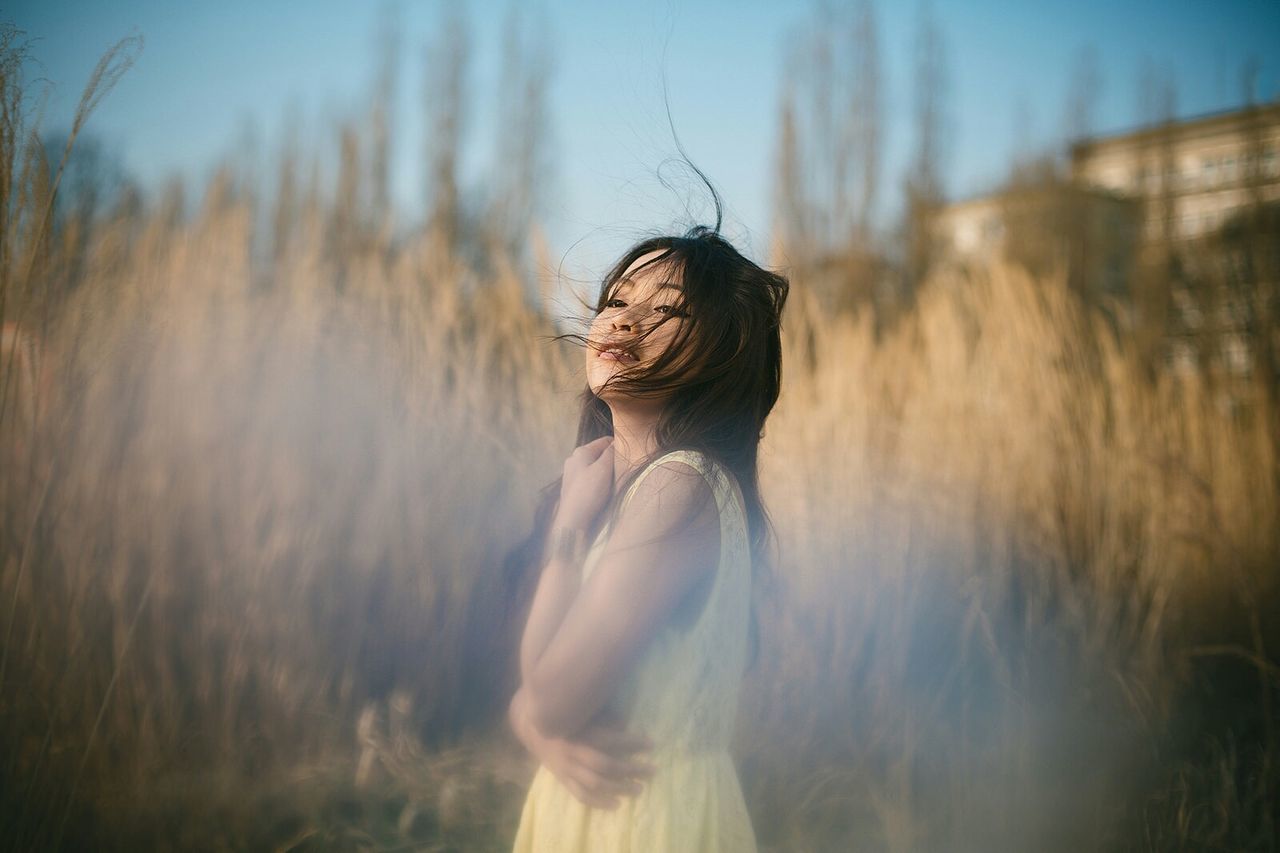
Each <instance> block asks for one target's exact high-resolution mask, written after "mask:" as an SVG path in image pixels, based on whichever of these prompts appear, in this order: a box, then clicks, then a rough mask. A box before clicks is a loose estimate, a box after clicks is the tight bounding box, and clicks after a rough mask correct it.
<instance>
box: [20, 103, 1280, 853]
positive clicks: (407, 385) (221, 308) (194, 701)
mask: <svg viewBox="0 0 1280 853" xmlns="http://www.w3.org/2000/svg"><path fill="white" fill-rule="evenodd" d="M9 83H11V81H9V82H7V83H6V87H5V94H6V97H9V96H10V95H11V92H10V89H9ZM9 103H11V101H10V100H7V101H6V104H9ZM6 115H7V116H10V118H9V119H6V121H9V124H7V125H6V126H5V135H4V138H3V139H0V144H2V145H0V147H2V148H3V150H0V154H2V155H3V157H4V158H5V159H4V162H3V163H0V167H3V175H4V178H5V181H4V183H3V185H2V186H0V193H2V196H0V209H2V210H3V211H4V216H5V219H4V221H3V223H0V225H2V227H0V250H2V251H0V274H2V275H3V291H2V292H0V298H2V299H3V302H0V315H2V316H0V320H3V321H4V322H5V323H6V324H15V325H14V326H13V327H12V328H15V329H17V328H21V329H22V330H23V332H22V334H23V335H24V336H25V337H24V338H23V340H24V341H25V342H26V343H24V344H23V345H22V346H17V345H14V346H12V347H7V348H6V349H5V352H4V361H3V362H0V370H2V373H0V375H2V376H3V391H4V393H3V402H4V405H3V407H2V408H0V453H3V457H2V462H3V476H2V477H0V642H2V643H3V646H2V648H0V825H3V826H4V828H5V829H4V831H3V833H2V835H3V846H4V847H5V848H6V849H14V850H57V849H73V850H78V849H86V850H88V849H93V850H112V849H120V850H143V849H155V850H233V849H235V850H239V849H245V850H280V851H285V850H464V851H470V850H501V849H505V848H506V847H508V846H509V843H510V839H511V838H512V836H513V833H514V829H515V824H516V820H517V817H518V813H519V808H520V804H521V801H522V797H523V790H524V786H525V784H526V783H527V782H528V780H529V779H530V778H531V775H532V771H533V767H532V766H531V765H530V763H529V759H528V758H527V756H525V755H523V754H522V753H521V751H520V748H519V746H518V744H516V743H515V741H514V739H513V738H511V737H510V735H509V734H508V733H507V732H506V731H505V727H504V711H505V705H506V701H507V699H508V697H509V696H510V693H511V692H512V691H513V690H514V687H515V684H514V681H513V679H514V677H515V672H516V666H515V660H514V659H515V650H516V646H517V642H518V637H519V631H520V629H521V628H522V619H523V608H524V607H525V606H526V605H527V603H528V600H529V596H530V595H531V593H532V589H533V582H534V581H535V578H534V577H531V576H513V575H512V574H510V573H509V572H508V570H507V569H506V568H505V564H504V559H503V558H504V556H505V555H506V553H507V551H508V550H509V549H510V548H511V547H512V546H513V545H515V544H516V543H517V542H518V541H519V540H520V539H521V538H522V537H523V536H524V534H525V533H526V532H527V530H528V528H529V525H530V523H531V513H532V508H533V505H534V501H535V499H536V497H537V494H538V491H539V490H540V489H541V488H542V487H543V486H545V485H546V484H547V483H548V482H549V481H550V480H552V479H553V478H554V476H555V475H556V474H557V472H558V470H559V468H560V466H561V464H562V461H563V458H564V456H565V455H566V454H567V453H568V451H569V450H570V449H571V445H572V440H573V432H574V428H575V426H576V405H577V404H576V395H577V393H578V391H579V390H580V387H581V384H582V376H581V370H580V367H579V360H580V353H579V352H578V351H577V350H575V349H574V348H573V347H571V346H570V345H568V344H565V343H563V342H557V341H555V340H554V339H553V336H554V335H555V334H556V333H557V332H558V331H559V328H558V327H557V326H556V324H555V318H554V317H552V316H550V312H549V311H548V310H547V309H546V307H545V305H544V304H539V303H538V301H537V299H536V298H534V297H532V296H531V294H533V293H536V292H537V282H536V281H533V280H531V277H535V276H536V275H537V272H536V270H537V269H540V268H545V267H553V266H554V264H553V263H544V264H541V265H537V264H535V265H529V264H527V263H522V262H521V261H519V260H518V259H514V258H504V255H503V254H502V251H501V250H496V249H495V250H494V251H492V252H489V253H487V254H485V255H484V256H483V262H478V261H477V260H476V253H474V252H470V253H463V252H460V251H458V250H457V249H456V247H454V246H453V245H452V244H451V243H450V241H449V240H448V239H447V238H446V236H445V235H442V234H440V233H438V232H435V231H431V230H423V231H421V232H417V233H415V234H413V235H412V236H410V237H407V238H405V237H395V238H393V237H392V236H390V234H391V231H390V229H388V228H387V227H385V223H380V222H378V221H376V220H370V219H369V218H368V217H365V216H363V215H362V213H361V210H360V209H359V208H358V206H357V205H356V204H355V203H354V202H353V201H352V199H353V198H355V197H358V195H359V194H358V193H356V192H355V190H354V189H353V187H356V188H358V181H357V179H356V178H353V177H351V176H348V177H347V180H346V183H345V184H344V185H343V187H345V189H342V188H339V190H338V191H331V189H332V188H330V187H329V186H326V185H323V184H322V183H321V184H317V185H314V186H306V185H305V182H300V181H298V179H297V178H296V174H295V172H294V171H293V170H292V169H291V167H290V166H289V164H286V163H282V164H281V165H280V171H279V176H278V177H279V178H280V179H281V183H282V184H284V183H285V177H286V175H287V176H288V180H289V181H290V182H295V184H294V186H293V189H292V190H290V192H292V193H293V195H291V196H288V197H285V196H286V194H285V193H284V192H283V191H282V192H281V193H279V194H278V195H279V196H280V198H277V199H276V200H275V201H274V202H267V201H264V200H263V196H262V194H261V193H257V192H254V187H253V186H250V185H248V184H247V183H246V182H245V181H242V180H240V179H238V178H237V176H236V175H235V174H234V172H232V171H228V172H224V173H223V174H221V175H220V176H219V177H218V178H216V179H215V180H214V181H212V182H211V183H210V185H209V186H207V187H204V188H202V189H200V190H199V193H198V196H199V201H198V203H197V204H195V205H194V208H195V209H194V211H193V212H190V213H187V212H185V211H184V210H183V207H184V205H183V204H182V203H181V201H180V199H178V198H177V197H176V196H172V195H171V196H169V197H167V198H162V199H158V200H153V201H151V202H149V203H145V204H143V203H138V204H130V205H120V206H119V207H118V208H117V209H115V210H113V211H111V212H110V213H109V214H108V215H103V216H101V217H99V218H98V219H96V220H95V221H93V222H92V223H90V225H89V227H88V228H87V230H76V229H74V228H70V227H66V226H64V227H57V225H58V223H57V217H55V216H53V215H52V213H51V211H53V210H54V201H53V198H52V192H53V181H52V178H53V177H54V176H55V175H56V168H57V163H44V162H42V161H41V160H40V158H39V156H38V155H37V154H36V153H34V151H33V149H32V148H31V145H30V142H29V137H27V136H25V135H23V134H22V133H18V132H15V128H16V127H17V125H16V124H15V123H14V122H13V120H12V118H11V116H12V115H13V113H11V112H10V113H6ZM315 180H317V181H318V180H320V179H315ZM353 181H357V182H356V183H352V182H353ZM264 222H267V223H269V227H266V228H264V227H263V226H262V223H264ZM531 270H533V271H532V272H531ZM793 288H794V289H793V298H792V300H791V303H790V304H789V306H788V314H787V315H786V317H785V322H784V332H785V344H786V355H785V365H784V390H783V394H782V398H781V400H780V402H779V406H778V408H777V410H776V411H775V414H774V415H773V417H772V419H771V421H770V423H769V426H768V432H767V436H766V440H765V445H764V447H763V451H762V483H763V490H764V495H765V499H766V501H767V505H768V507H769V509H770V511H771V513H772V515H773V519H774V522H775V525H776V531H777V542H776V551H777V561H776V566H775V569H774V580H773V582H772V584H770V585H761V586H760V587H759V588H757V590H756V592H757V595H756V599H757V601H756V606H757V607H758V608H759V614H760V619H761V628H762V633H761V656H760V659H759V661H758V662H757V664H756V666H755V667H754V668H753V669H752V670H751V672H750V673H749V675H748V678H747V680H746V682H745V685H744V696H743V706H742V712H741V715H740V730H739V737H738V739H737V742H736V744H735V748H736V755H735V757H736V760H737V762H738V765H739V768H740V775H741V778H742V782H743V787H744V790H745V792H746V795H747V800H748V805H749V808H750V811H751V814H752V818H753V822H754V824H755V827H756V831H757V834H758V836H759V839H760V842H761V847H762V848H763V849H768V850H778V851H829V850H847V849H857V850H885V851H908V850H940V851H968V850H1037V851H1056V850H1062V851H1080V850H1159V851H1164V850H1205V849H1216V850H1244V849H1257V850H1267V849H1275V846H1276V845H1277V843H1280V834H1278V832H1277V806H1276V803H1277V802H1280V741H1278V740H1277V738H1278V737H1280V732H1278V731H1277V718H1276V713H1277V712H1276V708H1277V703H1278V702H1280V691H1278V689H1277V688H1278V686H1280V627H1278V623H1277V621H1276V620H1275V618H1274V616H1275V614H1276V613H1277V612H1280V609H1278V607H1277V606H1278V605H1280V585H1278V581H1280V574H1278V571H1277V567H1278V566H1280V505H1278V503H1277V499H1278V495H1280V483H1278V482H1277V477H1278V476H1280V467H1278V459H1277V436H1276V434H1275V432H1274V426H1273V425H1274V424H1275V423H1276V410H1275V408H1274V407H1275V403H1276V401H1275V396H1274V389H1267V388H1258V389H1256V392H1255V395H1254V397H1255V401H1256V402H1255V405H1254V407H1253V408H1252V409H1251V410H1250V411H1249V413H1248V416H1247V417H1242V416H1240V415H1239V414H1238V413H1237V414H1232V413H1231V412H1229V411H1226V410H1224V409H1223V408H1222V407H1221V406H1220V405H1219V403H1218V398H1217V397H1216V396H1215V394H1214V393H1213V390H1212V389H1211V388H1210V387H1209V386H1208V384H1207V383H1204V382H1201V381H1199V379H1198V377H1197V376H1195V375H1189V376H1182V377H1179V378H1177V379H1175V378H1172V377H1166V376H1157V377H1155V378H1152V377H1151V376H1150V375H1149V373H1148V371H1146V370H1145V369H1143V368H1142V367H1140V365H1139V364H1138V362H1137V360H1136V359H1135V358H1134V357H1133V355H1132V354H1131V353H1130V348H1129V347H1128V345H1127V344H1126V342H1125V340H1124V339H1123V337H1122V336H1120V335H1118V334H1117V333H1116V332H1115V331H1113V329H1112V327H1111V325H1110V324H1108V323H1107V322H1106V321H1105V320H1104V319H1103V318H1102V317H1101V316H1100V315H1098V314H1097V313H1096V312H1095V311H1094V309H1091V308H1089V307H1087V306H1084V305H1082V304H1080V302H1079V301H1078V299H1077V297H1076V296H1074V295H1073V293H1072V292H1071V291H1069V289H1068V288H1067V287H1066V286H1065V285H1064V284H1063V282H1062V281H1061V280H1059V279H1058V278H1055V277H1052V276H1049V277H1044V278H1040V279H1032V278H1030V277H1029V276H1028V275H1027V274H1025V273H1024V272H1022V271H1021V270H1020V269H1019V268H1017V267H1015V266H1006V265H999V264H997V265H993V266H992V267H991V268H988V269H983V270H977V271H972V272H971V273H970V274H968V275H960V274H959V273H954V274H942V275H938V276H936V277H934V278H933V279H932V280H930V281H929V282H928V283H927V284H926V285H925V286H924V288H923V289H922V290H921V292H920V293H919V295H918V298H917V300H916V301H915V304H914V306H913V307H912V309H911V311H910V312H909V313H908V314H907V315H906V316H904V317H903V318H901V319H900V321H898V322H897V323H895V324H894V325H893V326H892V327H891V328H888V329H882V330H877V329H876V328H875V327H874V323H873V321H872V320H871V318H870V317H869V316H867V315H865V314H864V315H857V314H847V313H842V314H833V313H831V312H828V311H825V310H822V309H820V308H819V307H818V303H817V301H816V300H815V298H814V297H813V295H812V293H811V292H810V290H809V282H806V281H805V280H804V279H803V278H801V277H798V278H797V279H796V280H795V281H793Z"/></svg>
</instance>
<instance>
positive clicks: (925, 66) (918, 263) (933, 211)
mask: <svg viewBox="0 0 1280 853" xmlns="http://www.w3.org/2000/svg"><path fill="white" fill-rule="evenodd" d="M919 15H920V17H919V22H918V24H917V29H916V36H915V79H914V84H913V87H912V88H913V96H914V102H913V118H914V124H915V147H914V152H913V155H912V158H911V163H910V166H909V167H908V170H907V175H906V179H905V181H904V191H905V196H906V198H905V201H906V210H905V215H904V220H903V252H904V257H903V288H904V292H903V294H902V296H903V297H904V298H906V299H908V300H909V299H910V297H911V293H912V292H913V291H914V289H915V288H916V287H918V286H919V284H920V283H921V282H923V281H924V279H925V277H926V276H927V275H928V273H929V269H930V267H931V266H932V265H933V261H934V257H935V255H936V247H935V245H934V243H935V235H934V223H935V220H936V217H937V214H938V211H939V209H940V208H941V206H942V204H943V202H944V200H945V191H944V188H943V180H942V170H943V165H942V164H943V160H944V155H945V150H944V145H945V143H944V140H945V138H946V128H947V123H948V121H947V107H946V105H947V101H948V96H949V85H950V80H949V73H948V65H947V55H946V43H945V41H944V39H943V35H942V31H941V29H940V28H939V27H938V23H937V20H936V19H935V18H934V16H933V12H932V9H931V8H930V7H929V6H928V5H923V6H922V7H921V9H920V13H919Z"/></svg>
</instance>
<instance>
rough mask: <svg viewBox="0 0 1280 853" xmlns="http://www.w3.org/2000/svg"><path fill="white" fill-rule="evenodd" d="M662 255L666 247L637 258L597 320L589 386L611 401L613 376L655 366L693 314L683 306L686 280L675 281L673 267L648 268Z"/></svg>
mask: <svg viewBox="0 0 1280 853" xmlns="http://www.w3.org/2000/svg"><path fill="white" fill-rule="evenodd" d="M662 254H663V252H662V250H655V251H653V252H649V253H648V254H645V255H641V256H640V257H639V258H636V260H635V261H634V262H633V263H632V264H631V266H630V267H628V268H627V271H626V272H625V273H623V274H622V277H621V278H619V279H618V281H617V283H616V284H615V285H614V287H613V291H612V292H611V293H610V294H609V297H610V298H609V301H607V302H606V303H605V306H604V310H602V311H601V312H600V313H599V314H597V315H596V317H595V319H594V320H593V321H592V322H591V330H590V331H589V332H588V333H587V339H588V346H587V353H586V355H587V385H588V386H589V387H590V388H591V391H592V393H594V394H596V395H597V396H601V389H602V388H603V389H605V391H604V395H603V398H604V399H606V400H607V399H608V398H609V396H610V390H609V388H607V387H606V384H605V383H606V382H607V381H608V380H609V378H610V377H612V376H613V375H614V374H616V373H618V372H619V371H622V370H630V369H634V368H636V367H644V366H646V365H648V364H651V363H652V362H653V361H654V359H656V358H657V357H658V356H659V355H661V354H662V353H663V352H665V351H666V349H667V347H668V346H670V345H671V342H672V340H673V339H674V338H675V337H676V334H677V333H678V332H679V331H680V328H681V326H683V324H684V323H685V320H686V317H687V316H688V315H687V314H682V313H680V312H681V309H680V308H678V307H677V306H678V303H679V301H680V296H681V293H680V282H679V281H672V280H671V279H672V278H673V277H674V276H675V274H674V273H673V272H672V271H671V267H670V265H668V264H664V263H657V264H653V265H650V266H646V264H647V263H648V262H649V261H652V260H653V259H655V258H658V257H660V256H661V255H662ZM663 321H665V322H663ZM646 333H647V334H646ZM612 393H613V394H618V393H620V392H619V391H617V390H614V391H613V392H612Z"/></svg>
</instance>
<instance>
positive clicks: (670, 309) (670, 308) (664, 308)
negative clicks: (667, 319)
mask: <svg viewBox="0 0 1280 853" xmlns="http://www.w3.org/2000/svg"><path fill="white" fill-rule="evenodd" d="M653 310H654V311H661V312H662V313H663V314H675V315H676V316H677V317H688V316H689V312H688V311H681V310H679V309H677V308H676V307H675V306H674V305H659V306H658V307H657V308H654V309H653Z"/></svg>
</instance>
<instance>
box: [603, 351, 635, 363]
mask: <svg viewBox="0 0 1280 853" xmlns="http://www.w3.org/2000/svg"><path fill="white" fill-rule="evenodd" d="M596 358H607V359H609V360H610V361H621V362H632V361H636V358H635V356H633V355H630V354H629V353H624V352H622V351H620V350H616V349H602V350H600V351H599V352H598V353H596Z"/></svg>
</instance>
